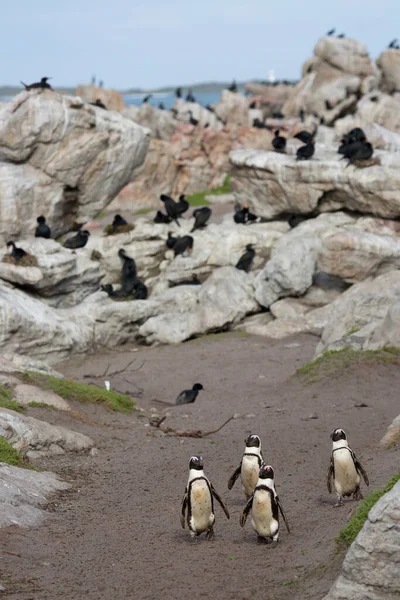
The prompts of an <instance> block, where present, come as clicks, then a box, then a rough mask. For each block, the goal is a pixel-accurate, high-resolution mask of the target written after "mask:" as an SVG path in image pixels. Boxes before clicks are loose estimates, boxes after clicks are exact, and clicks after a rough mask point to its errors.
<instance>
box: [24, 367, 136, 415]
mask: <svg viewBox="0 0 400 600" xmlns="http://www.w3.org/2000/svg"><path fill="white" fill-rule="evenodd" d="M22 377H23V380H24V382H25V383H30V384H31V385H36V386H37V387H39V388H41V389H43V390H52V391H53V392H55V393H56V394H58V395H59V396H61V397H62V398H64V399H65V400H77V401H78V402H83V403H86V402H91V403H93V404H102V405H103V406H105V408H107V409H108V410H115V411H118V412H122V413H130V412H131V411H132V410H133V408H134V407H135V402H134V401H133V400H132V398H130V396H128V395H126V394H118V393H117V392H113V391H109V392H108V391H107V390H106V389H105V388H104V389H103V388H100V387H96V386H94V385H87V384H86V383H78V382H76V381H70V380H68V379H58V378H57V377H53V376H52V375H44V374H43V373H34V372H33V371H27V372H26V373H22Z"/></svg>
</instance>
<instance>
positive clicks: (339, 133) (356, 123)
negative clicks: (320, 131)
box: [317, 94, 400, 152]
mask: <svg viewBox="0 0 400 600" xmlns="http://www.w3.org/2000/svg"><path fill="white" fill-rule="evenodd" d="M373 97H374V98H375V97H376V98H380V96H379V95H378V94H377V95H376V96H373ZM399 106H400V105H399ZM388 116H389V115H388ZM355 127H361V129H362V130H363V131H364V132H365V135H366V136H367V139H368V140H369V141H370V142H371V144H372V145H373V147H374V148H376V149H378V148H379V149H380V150H387V151H388V152H400V131H399V132H395V131H391V130H390V129H386V127H383V126H382V125H379V124H378V123H375V122H374V123H370V122H367V121H363V119H362V118H361V117H360V116H359V115H358V114H357V115H348V116H347V117H344V118H343V119H339V120H338V121H336V123H335V131H336V139H335V140H332V143H331V144H330V145H332V146H334V145H336V144H337V145H339V140H341V139H342V137H343V136H344V135H345V134H346V133H348V132H349V131H351V130H352V129H354V128H355ZM330 131H331V132H332V130H330ZM333 135H334V134H333ZM318 141H319V140H318V137H317V142H318Z"/></svg>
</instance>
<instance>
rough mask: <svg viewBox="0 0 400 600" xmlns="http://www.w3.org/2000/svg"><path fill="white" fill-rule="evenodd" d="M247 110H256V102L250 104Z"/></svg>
mask: <svg viewBox="0 0 400 600" xmlns="http://www.w3.org/2000/svg"><path fill="white" fill-rule="evenodd" d="M249 108H251V109H253V108H257V102H256V101H255V100H254V101H253V102H250V104H249Z"/></svg>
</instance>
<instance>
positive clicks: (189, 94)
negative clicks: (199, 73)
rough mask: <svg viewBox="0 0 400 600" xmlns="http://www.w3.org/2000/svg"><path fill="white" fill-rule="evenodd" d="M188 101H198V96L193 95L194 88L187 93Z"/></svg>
mask: <svg viewBox="0 0 400 600" xmlns="http://www.w3.org/2000/svg"><path fill="white" fill-rule="evenodd" d="M186 102H196V98H195V97H194V96H193V92H192V90H189V91H188V93H187V95H186Z"/></svg>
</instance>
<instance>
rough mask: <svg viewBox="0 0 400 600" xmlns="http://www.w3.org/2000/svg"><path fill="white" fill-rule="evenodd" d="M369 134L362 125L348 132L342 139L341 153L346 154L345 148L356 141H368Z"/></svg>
mask: <svg viewBox="0 0 400 600" xmlns="http://www.w3.org/2000/svg"><path fill="white" fill-rule="evenodd" d="M366 141H367V136H366V135H365V132H364V131H363V130H362V129H361V127H355V128H354V129H351V130H350V131H349V132H348V133H346V134H345V135H344V136H343V137H342V139H341V146H339V150H338V152H339V154H344V149H345V148H346V147H347V146H349V145H350V144H353V143H354V142H366Z"/></svg>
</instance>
